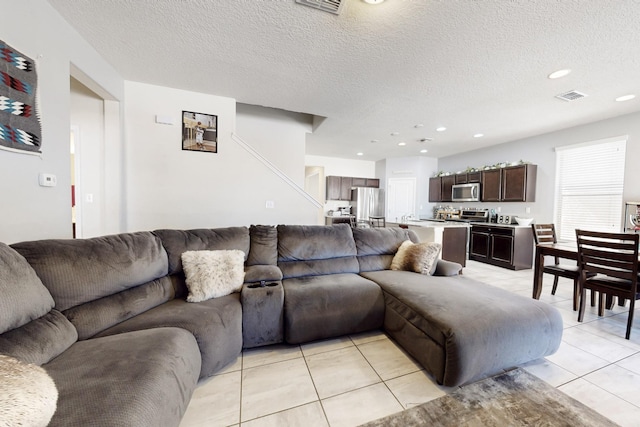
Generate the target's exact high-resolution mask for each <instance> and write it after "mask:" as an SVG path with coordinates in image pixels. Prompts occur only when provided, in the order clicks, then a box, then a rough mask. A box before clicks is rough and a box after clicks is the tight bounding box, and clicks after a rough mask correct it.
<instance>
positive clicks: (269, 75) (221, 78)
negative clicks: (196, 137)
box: [49, 0, 640, 160]
mask: <svg viewBox="0 0 640 427" xmlns="http://www.w3.org/2000/svg"><path fill="white" fill-rule="evenodd" d="M49 2H50V3H51V4H52V5H53V6H54V7H55V8H56V9H57V10H58V11H59V12H60V13H61V14H62V16H63V17H64V18H65V19H66V20H67V21H68V22H69V23H70V24H71V25H72V26H73V27H75V28H76V29H77V31H78V32H79V33H80V34H81V35H82V37H84V38H85V39H86V40H87V41H88V42H89V43H90V44H91V45H93V46H94V47H95V49H96V50H97V51H98V52H99V53H100V54H101V55H102V56H103V57H104V58H105V59H106V60H107V61H108V62H109V63H111V64H112V65H113V66H114V67H115V68H116V69H117V70H118V71H119V72H120V73H121V75H122V76H123V77H124V78H125V79H127V80H132V81H138V82H145V83H150V84H156V85H162V86H168V87H173V88H180V89H186V90H191V91H197V92H203V93H210V94H215V95H220V96H227V97H232V98H235V99H236V100H237V101H238V102H241V103H246V104H255V105H263V106H268V107H274V108H280V109H284V110H289V111H295V112H302V113H308V114H311V115H315V116H319V117H318V118H326V119H325V120H323V121H322V120H317V123H319V124H318V125H317V126H316V128H315V130H314V132H313V134H311V135H309V136H308V137H307V147H306V152H307V154H311V155H321V156H331V157H343V158H353V159H364V160H378V159H382V158H387V157H399V156H413V155H421V154H420V153H419V150H420V149H423V148H426V149H428V150H429V151H428V153H427V154H422V155H426V156H431V157H443V156H447V155H451V154H455V153H459V152H463V151H468V150H472V149H475V148H480V147H483V146H488V145H494V144H499V143H503V142H508V141H512V140H515V139H520V138H524V137H527V136H532V135H538V134H542V133H546V132H550V131H554V130H557V129H562V128H567V127H571V126H575V125H579V124H583V123H588V122H592V121H596V120H600V119H604V118H609V117H614V116H618V115H622V114H627V113H631V112H634V111H639V110H640V24H639V23H640V0H387V1H386V2H384V3H382V4H379V5H368V4H366V3H364V2H363V1H362V0H343V2H344V4H343V7H342V11H341V14H340V15H334V14H331V13H327V12H323V11H320V10H316V9H312V8H310V7H307V6H302V5H299V4H297V3H295V1H294V0H188V1H187V0H99V1H96V0H49ZM561 68H570V69H572V70H573V71H572V73H571V74H569V75H568V76H567V77H564V78H561V79H557V80H550V79H548V78H547V75H548V74H549V73H551V72H552V71H555V70H558V69H561ZM569 90H578V91H580V92H584V93H586V94H587V95H588V96H587V97H586V98H582V99H579V100H576V101H572V102H566V101H562V100H559V99H556V98H554V96H555V95H558V94H560V93H562V92H566V91H569ZM629 93H635V94H637V95H638V97H637V98H636V99H634V100H631V101H627V102H615V101H614V99H615V98H616V97H618V96H621V95H625V94H629ZM212 113H215V112H212ZM418 124H422V125H423V127H422V128H415V127H414V126H415V125H418ZM438 126H446V127H447V130H446V131H445V132H436V131H435V128H436V127H438ZM392 132H399V133H400V134H399V135H398V136H391V133H392ZM476 133H483V134H484V135H485V136H484V137H483V138H473V136H472V135H474V134H476ZM421 138H433V141H431V142H423V143H421V142H418V140H419V139H421ZM372 140H377V141H378V142H376V143H372V142H371V141H372ZM401 141H405V142H406V143H407V145H406V146H404V147H399V146H398V145H397V144H398V143H399V142H401ZM357 152H363V153H364V155H363V156H360V157H358V156H356V153H357Z"/></svg>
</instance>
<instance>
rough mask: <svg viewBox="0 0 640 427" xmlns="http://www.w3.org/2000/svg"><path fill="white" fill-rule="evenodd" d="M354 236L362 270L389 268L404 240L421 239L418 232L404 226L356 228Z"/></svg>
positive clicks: (415, 240)
mask: <svg viewBox="0 0 640 427" xmlns="http://www.w3.org/2000/svg"><path fill="white" fill-rule="evenodd" d="M353 238H354V240H355V243H356V248H357V251H358V263H359V265H360V272H365V271H378V270H388V269H389V268H391V261H392V260H393V257H394V255H395V254H396V252H397V251H398V248H399V247H400V245H401V244H402V242H404V241H406V240H411V241H412V242H414V243H417V242H418V241H419V239H418V236H417V235H416V233H414V232H413V231H411V230H407V229H403V228H356V229H354V230H353Z"/></svg>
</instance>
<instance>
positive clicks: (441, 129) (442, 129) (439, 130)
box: [436, 126, 447, 132]
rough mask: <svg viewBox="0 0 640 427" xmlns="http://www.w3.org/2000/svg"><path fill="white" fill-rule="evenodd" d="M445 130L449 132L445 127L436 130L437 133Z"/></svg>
mask: <svg viewBox="0 0 640 427" xmlns="http://www.w3.org/2000/svg"><path fill="white" fill-rule="evenodd" d="M445 130H447V128H446V127H444V126H440V127H439V128H436V131H438V132H444V131H445Z"/></svg>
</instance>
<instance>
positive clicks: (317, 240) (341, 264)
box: [278, 224, 359, 279]
mask: <svg viewBox="0 0 640 427" xmlns="http://www.w3.org/2000/svg"><path fill="white" fill-rule="evenodd" d="M278 267H280V269H281V270H282V275H283V277H284V278H285V279H287V278H293V277H304V276H317V275H324V274H339V273H357V272H359V265H358V261H357V260H356V245H355V242H354V240H353V234H352V233H351V227H349V225H347V224H337V225H331V226H326V225H279V226H278Z"/></svg>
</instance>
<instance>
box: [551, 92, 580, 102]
mask: <svg viewBox="0 0 640 427" xmlns="http://www.w3.org/2000/svg"><path fill="white" fill-rule="evenodd" d="M585 96H587V94H586V93H582V92H578V91H577V90H570V91H569V92H565V93H561V94H560V95H556V98H558V99H562V100H563V101H567V102H569V101H575V100H576V99H580V98H584V97H585Z"/></svg>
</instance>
